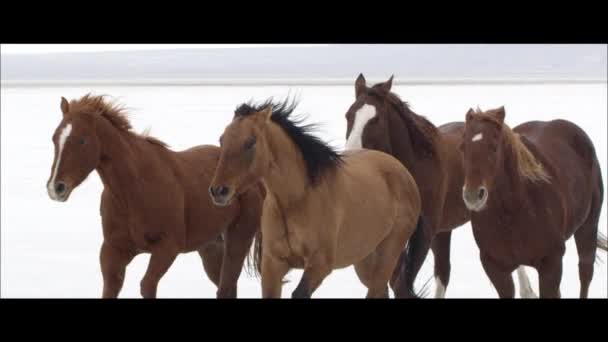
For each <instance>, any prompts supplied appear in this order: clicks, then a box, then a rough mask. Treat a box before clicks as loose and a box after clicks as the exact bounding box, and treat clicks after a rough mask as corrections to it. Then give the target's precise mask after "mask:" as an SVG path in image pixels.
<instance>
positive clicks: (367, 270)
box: [355, 251, 388, 298]
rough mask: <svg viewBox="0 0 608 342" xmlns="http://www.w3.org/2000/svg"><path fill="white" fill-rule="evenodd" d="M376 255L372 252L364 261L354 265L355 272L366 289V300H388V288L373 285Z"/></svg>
mask: <svg viewBox="0 0 608 342" xmlns="http://www.w3.org/2000/svg"><path fill="white" fill-rule="evenodd" d="M376 260H377V254H376V252H375V251H374V252H372V254H370V255H368V256H367V257H366V258H365V259H363V260H361V261H359V262H358V263H356V264H355V272H356V273H357V276H358V277H359V280H361V282H362V283H363V285H365V287H367V296H366V298H388V286H387V285H386V283H385V284H384V285H383V286H381V285H377V284H374V270H375V268H376V263H377V261H376Z"/></svg>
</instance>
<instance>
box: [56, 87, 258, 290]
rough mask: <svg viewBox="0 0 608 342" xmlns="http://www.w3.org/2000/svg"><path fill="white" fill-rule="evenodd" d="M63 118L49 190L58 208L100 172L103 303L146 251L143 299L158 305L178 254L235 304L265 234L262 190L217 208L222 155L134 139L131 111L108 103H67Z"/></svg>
mask: <svg viewBox="0 0 608 342" xmlns="http://www.w3.org/2000/svg"><path fill="white" fill-rule="evenodd" d="M61 111H62V112H63V117H62V120H61V122H60V123H59V126H58V127H57V129H56V130H55V134H54V135H53V143H54V144H55V158H54V162H53V166H52V168H51V176H50V178H49V181H48V183H47V190H48V193H49V196H50V197H51V198H52V199H53V200H56V201H60V202H65V201H66V200H67V199H68V198H69V196H70V194H71V192H72V191H73V190H74V189H75V188H76V187H77V186H78V185H80V183H82V181H84V179H85V178H86V177H87V176H88V175H89V174H90V173H91V172H92V171H93V170H96V171H97V173H98V174H99V176H100V177H101V180H102V182H103V185H104V190H103V193H102V194H101V219H102V226H103V237H104V241H103V244H102V246H101V253H100V254H101V255H100V263H101V272H102V275H103V297H104V298H108V297H117V296H118V294H119V292H120V289H121V288H122V285H123V281H124V276H125V269H126V267H127V265H128V264H129V262H130V261H131V260H132V259H133V258H134V257H135V256H136V255H137V254H140V253H151V257H150V262H149V264H148V269H147V271H146V274H145V275H144V278H143V280H142V281H141V295H142V296H143V297H146V298H148V297H155V296H156V289H157V286H158V282H159V280H160V279H161V277H162V276H163V275H164V274H165V272H166V271H167V270H168V269H169V267H170V266H171V264H172V263H173V261H174V260H175V258H176V257H177V255H178V254H179V253H186V252H193V251H198V253H199V254H200V256H201V258H202V260H203V266H204V269H205V271H206V272H207V275H208V276H209V278H210V279H211V280H212V281H213V283H215V285H216V286H218V291H217V296H218V297H236V293H237V280H238V278H239V275H240V273H241V270H242V267H243V263H244V261H245V258H246V256H247V255H248V251H249V250H250V247H251V243H252V240H253V237H254V235H255V234H256V232H257V231H259V225H260V216H261V205H262V201H263V194H262V193H261V191H262V189H261V187H252V188H250V189H249V190H248V191H246V192H244V193H243V194H242V195H241V196H239V197H238V199H237V200H235V201H233V203H232V204H231V205H230V206H226V207H223V208H220V207H216V206H214V205H213V204H212V203H211V200H210V198H209V194H208V192H207V191H208V190H207V189H208V188H209V184H210V182H211V177H212V176H213V171H214V170H215V167H216V164H217V162H218V160H219V156H220V152H219V148H217V147H215V146H197V147H193V148H190V149H188V150H185V151H182V152H174V151H171V150H169V149H168V148H167V147H166V145H165V144H164V143H162V142H160V141H159V140H157V139H155V138H152V137H149V136H147V135H138V134H135V133H133V132H132V131H131V125H130V123H129V121H128V119H127V118H126V113H125V111H124V110H123V109H121V108H119V107H117V106H115V105H113V104H110V103H107V102H105V101H104V99H103V98H102V97H99V96H90V95H86V96H84V97H82V98H81V99H79V100H73V101H71V102H70V103H68V101H67V100H66V99H64V98H62V99H61Z"/></svg>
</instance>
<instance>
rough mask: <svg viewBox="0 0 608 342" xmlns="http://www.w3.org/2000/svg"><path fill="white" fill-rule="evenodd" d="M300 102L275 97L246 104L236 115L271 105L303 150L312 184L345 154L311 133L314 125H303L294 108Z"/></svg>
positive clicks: (274, 118) (275, 117) (277, 120)
mask: <svg viewBox="0 0 608 342" xmlns="http://www.w3.org/2000/svg"><path fill="white" fill-rule="evenodd" d="M297 105H298V104H297V102H296V101H292V102H291V103H289V99H286V100H285V101H283V102H278V103H275V102H273V100H272V98H270V99H268V100H266V101H264V103H261V104H257V105H255V104H252V103H251V101H250V102H248V103H243V104H241V105H240V106H238V107H237V108H236V110H235V111H234V117H235V118H237V117H243V116H247V115H251V114H253V113H257V112H260V111H262V110H264V109H266V108H268V106H272V115H271V117H270V118H271V120H272V121H273V122H274V123H276V124H277V125H279V126H281V128H283V130H284V131H285V133H287V135H288V136H289V137H290V138H291V140H292V141H293V142H294V143H295V144H296V146H297V147H298V148H299V149H300V152H302V157H303V158H304V163H305V164H306V171H307V174H308V178H309V180H310V182H311V184H315V183H316V181H317V180H318V179H319V176H320V175H321V173H322V172H323V171H325V170H327V169H330V168H333V167H336V166H338V165H340V164H341V163H342V156H341V155H340V154H339V153H338V152H336V151H335V150H334V149H333V148H332V147H331V146H329V145H328V144H326V143H325V142H323V141H322V140H321V139H319V138H318V137H316V136H314V135H312V134H311V133H312V132H313V131H314V130H315V129H316V127H317V126H316V125H315V124H309V125H301V123H302V122H303V121H304V119H305V118H304V117H299V118H294V117H293V115H292V114H293V111H294V110H295V108H296V107H297Z"/></svg>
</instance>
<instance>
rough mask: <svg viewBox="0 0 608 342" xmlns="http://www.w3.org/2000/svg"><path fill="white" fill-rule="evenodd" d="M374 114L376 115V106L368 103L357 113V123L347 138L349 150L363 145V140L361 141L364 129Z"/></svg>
mask: <svg viewBox="0 0 608 342" xmlns="http://www.w3.org/2000/svg"><path fill="white" fill-rule="evenodd" d="M374 116H376V107H375V106H372V105H368V104H364V105H363V106H362V107H361V108H359V110H358V111H357V112H356V113H355V123H354V124H353V129H352V130H351V132H350V135H349V136H348V140H346V149H347V150H354V149H358V148H362V147H363V142H362V141H361V137H362V135H363V129H365V126H366V125H367V123H368V122H369V120H371V119H373V118H374Z"/></svg>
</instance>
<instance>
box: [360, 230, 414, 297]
mask: <svg viewBox="0 0 608 342" xmlns="http://www.w3.org/2000/svg"><path fill="white" fill-rule="evenodd" d="M395 226H403V227H406V226H407V224H396V225H395ZM406 241H407V235H406V231H404V230H395V229H393V231H392V232H391V233H390V234H389V235H388V236H387V237H386V238H385V239H384V240H383V241H382V242H381V243H380V244H379V245H378V247H376V250H375V251H374V252H373V253H372V254H371V255H370V256H368V257H367V258H366V259H364V261H363V262H362V263H360V264H358V265H355V269H357V268H360V269H361V272H362V273H363V274H365V275H366V279H365V281H364V279H362V281H364V284H365V282H367V283H368V284H366V285H367V288H368V292H367V298H388V287H387V285H388V283H389V281H390V279H391V276H392V275H393V271H394V270H395V268H396V266H397V264H398V259H399V255H400V254H401V251H402V250H403V246H404V245H405V244H406ZM359 272H360V271H357V274H359ZM395 296H396V297H397V296H398V295H397V293H395Z"/></svg>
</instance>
